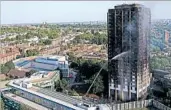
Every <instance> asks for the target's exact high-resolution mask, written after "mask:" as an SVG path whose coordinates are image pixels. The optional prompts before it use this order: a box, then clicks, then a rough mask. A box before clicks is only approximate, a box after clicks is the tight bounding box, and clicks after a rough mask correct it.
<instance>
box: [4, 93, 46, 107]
mask: <svg viewBox="0 0 171 110" xmlns="http://www.w3.org/2000/svg"><path fill="white" fill-rule="evenodd" d="M4 96H5V97H7V98H9V99H12V100H14V101H17V102H19V103H23V104H25V105H28V106H29V107H31V108H34V109H36V110H49V109H48V108H46V107H44V106H41V105H39V104H36V103H34V102H32V101H29V100H27V99H25V98H22V97H20V96H17V95H15V94H12V93H5V94H4Z"/></svg>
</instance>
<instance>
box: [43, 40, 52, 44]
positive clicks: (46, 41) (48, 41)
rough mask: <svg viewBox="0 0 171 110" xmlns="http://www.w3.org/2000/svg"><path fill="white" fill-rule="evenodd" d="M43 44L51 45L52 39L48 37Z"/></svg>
mask: <svg viewBox="0 0 171 110" xmlns="http://www.w3.org/2000/svg"><path fill="white" fill-rule="evenodd" d="M43 44H44V45H50V44H52V41H51V40H49V39H47V40H45V41H43Z"/></svg>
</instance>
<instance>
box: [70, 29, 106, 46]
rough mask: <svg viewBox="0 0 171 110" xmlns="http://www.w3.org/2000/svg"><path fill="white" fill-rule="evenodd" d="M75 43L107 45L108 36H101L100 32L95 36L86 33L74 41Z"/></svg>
mask: <svg viewBox="0 0 171 110" xmlns="http://www.w3.org/2000/svg"><path fill="white" fill-rule="evenodd" d="M73 43H90V44H97V45H101V44H107V35H106V34H100V33H99V32H96V33H94V34H92V33H84V34H81V35H78V36H76V37H75V39H74V40H73Z"/></svg>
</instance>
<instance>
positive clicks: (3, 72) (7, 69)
mask: <svg viewBox="0 0 171 110" xmlns="http://www.w3.org/2000/svg"><path fill="white" fill-rule="evenodd" d="M9 71H10V69H9V67H8V66H2V67H1V73H2V74H7V73H8V72H9Z"/></svg>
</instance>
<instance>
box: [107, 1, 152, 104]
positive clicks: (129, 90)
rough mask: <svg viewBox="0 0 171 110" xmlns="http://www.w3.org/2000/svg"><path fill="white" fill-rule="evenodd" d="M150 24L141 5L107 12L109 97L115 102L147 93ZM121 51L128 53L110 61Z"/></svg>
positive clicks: (125, 6)
mask: <svg viewBox="0 0 171 110" xmlns="http://www.w3.org/2000/svg"><path fill="white" fill-rule="evenodd" d="M150 24H151V13H150V9H148V8H146V7H144V6H143V5H140V4H130V5H127V4H123V5H118V6H115V8H114V9H109V10H108V14H107V28H108V61H109V63H108V68H109V97H112V98H113V99H114V100H122V101H127V100H138V99H139V98H142V97H144V96H145V95H146V94H147V88H148V86H149V85H150V78H151V74H150V72H149V43H150V42H149V37H150ZM122 52H128V53H127V55H125V56H122V57H121V58H118V59H116V60H111V59H112V58H113V57H115V56H116V55H119V54H121V53H122Z"/></svg>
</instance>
